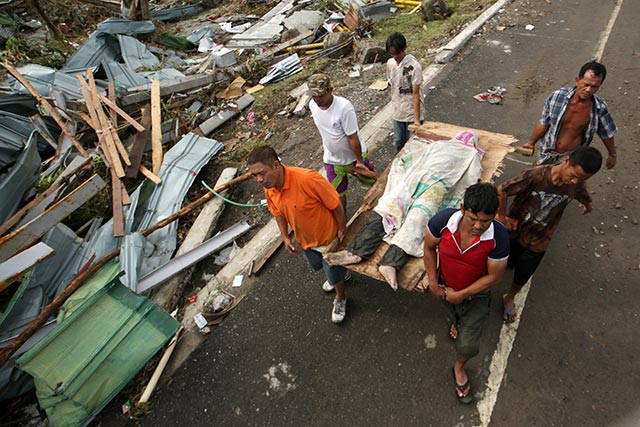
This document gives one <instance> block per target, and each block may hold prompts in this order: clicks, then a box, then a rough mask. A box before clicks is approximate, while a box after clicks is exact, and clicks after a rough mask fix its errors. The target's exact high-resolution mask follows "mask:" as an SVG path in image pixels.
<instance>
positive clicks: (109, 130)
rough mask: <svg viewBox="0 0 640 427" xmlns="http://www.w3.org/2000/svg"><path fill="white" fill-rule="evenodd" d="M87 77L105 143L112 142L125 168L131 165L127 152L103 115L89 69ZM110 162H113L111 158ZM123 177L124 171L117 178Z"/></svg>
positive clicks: (114, 129)
mask: <svg viewBox="0 0 640 427" xmlns="http://www.w3.org/2000/svg"><path fill="white" fill-rule="evenodd" d="M87 77H88V79H89V89H90V91H91V95H92V100H93V106H94V108H95V109H96V112H97V113H98V118H99V119H100V125H101V126H102V130H103V131H104V132H106V133H107V141H112V142H113V145H114V146H115V147H116V150H117V152H118V153H119V154H120V157H121V158H122V160H123V161H124V163H125V164H126V165H127V166H129V165H130V164H131V161H130V160H129V153H127V150H125V148H124V145H122V142H121V141H120V137H119V136H118V132H117V131H116V127H115V125H114V124H113V123H111V121H110V120H109V118H108V117H107V115H106V114H105V112H104V110H103V109H102V103H101V102H100V96H99V94H98V88H97V87H96V82H95V80H94V78H93V71H91V69H90V68H89V69H87ZM105 129H106V130H105ZM111 160H113V161H115V159H114V158H113V156H112V159H111ZM118 161H119V159H118ZM123 176H124V170H123V175H118V177H120V178H121V177H123Z"/></svg>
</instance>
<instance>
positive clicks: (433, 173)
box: [324, 131, 484, 289]
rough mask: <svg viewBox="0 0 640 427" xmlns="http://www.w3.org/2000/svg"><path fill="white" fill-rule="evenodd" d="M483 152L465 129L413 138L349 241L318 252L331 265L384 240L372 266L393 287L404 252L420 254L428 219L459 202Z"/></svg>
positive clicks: (366, 253)
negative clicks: (434, 138)
mask: <svg viewBox="0 0 640 427" xmlns="http://www.w3.org/2000/svg"><path fill="white" fill-rule="evenodd" d="M483 155H484V152H483V151H482V150H481V149H480V148H479V145H478V138H477V136H476V135H475V134H474V133H473V132H471V131H463V132H460V133H458V134H457V135H456V136H455V137H454V138H452V139H450V140H439V141H430V140H423V139H419V138H414V139H413V140H411V141H410V142H409V143H407V145H406V146H405V151H404V152H403V153H401V154H400V155H398V156H397V157H396V158H395V159H394V161H393V163H392V165H391V169H390V172H389V177H388V180H387V185H386V187H385V190H384V194H383V195H382V197H380V199H379V200H378V204H377V205H376V207H375V208H374V209H373V210H374V212H373V213H372V214H371V216H370V217H369V219H368V220H367V222H366V223H365V225H364V226H363V227H362V228H361V229H360V231H359V232H358V234H357V235H356V236H355V237H354V239H353V241H352V242H351V244H350V245H349V246H348V247H347V248H346V249H345V250H342V251H338V252H333V253H328V254H325V255H324V258H325V260H326V261H327V262H328V263H329V264H332V265H349V264H356V263H359V262H361V261H363V260H367V259H369V257H371V255H372V254H373V253H374V252H375V251H376V249H377V248H378V246H379V245H380V243H381V242H382V241H383V240H384V241H385V242H387V243H388V244H389V249H388V250H387V252H386V253H385V254H384V256H383V257H382V259H381V260H380V261H379V262H378V270H379V271H380V273H381V274H382V276H384V278H385V280H386V281H387V283H389V285H390V286H391V287H392V288H393V289H397V288H398V282H397V270H399V269H400V268H402V266H403V265H404V264H405V263H406V261H407V260H408V259H409V257H410V256H413V257H422V255H423V244H424V233H425V230H426V227H427V223H428V221H429V219H431V217H432V216H433V215H435V214H436V213H437V212H438V211H440V210H442V209H445V208H451V207H453V208H457V207H458V206H460V202H461V200H462V195H463V194H464V190H465V189H466V188H467V187H468V186H470V185H472V184H475V183H476V182H478V181H479V180H480V177H481V175H482V165H481V160H482V156H483Z"/></svg>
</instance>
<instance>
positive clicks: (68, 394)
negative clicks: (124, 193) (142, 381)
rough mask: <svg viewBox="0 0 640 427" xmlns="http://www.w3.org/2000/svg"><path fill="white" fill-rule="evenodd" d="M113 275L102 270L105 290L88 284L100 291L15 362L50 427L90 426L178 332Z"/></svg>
mask: <svg viewBox="0 0 640 427" xmlns="http://www.w3.org/2000/svg"><path fill="white" fill-rule="evenodd" d="M118 273H119V266H118V265H117V264H115V265H113V264H112V265H108V266H106V267H105V268H103V270H101V271H100V272H99V273H98V275H99V276H101V277H102V278H104V279H105V282H103V284H104V283H106V285H105V286H103V285H101V284H97V283H96V282H97V281H93V283H94V284H93V285H92V286H95V287H97V288H99V289H98V290H97V291H96V292H95V293H93V294H92V295H91V296H89V297H88V299H86V301H85V302H84V303H83V304H82V305H80V306H79V307H77V308H76V309H75V310H71V311H73V312H72V313H71V315H70V316H69V317H66V318H65V319H64V320H63V321H62V322H61V323H60V324H59V325H58V326H57V327H56V328H55V329H54V330H53V331H51V333H50V334H49V335H47V336H46V337H45V338H43V339H42V340H41V341H40V342H39V343H38V344H37V345H35V346H34V347H33V348H32V349H31V350H29V351H28V352H27V353H25V354H24V355H22V357H20V358H19V359H18V361H17V363H18V365H20V367H21V368H22V369H23V370H25V371H26V372H28V373H29V374H30V375H32V376H33V378H34V381H35V385H36V394H37V396H38V400H39V402H40V406H41V407H42V408H43V409H44V410H45V411H46V412H47V416H48V418H49V421H50V423H51V425H52V426H53V427H61V426H65V427H66V426H79V425H83V424H85V423H87V422H88V421H90V420H91V418H92V417H93V416H94V415H95V414H96V413H97V412H98V411H100V409H102V407H103V406H104V405H105V404H106V403H107V402H108V401H109V400H111V398H113V397H114V396H115V395H116V393H118V391H120V390H121V389H122V388H123V387H124V386H125V385H126V384H127V383H128V382H129V381H130V380H131V378H132V377H133V376H134V375H135V374H136V373H137V372H138V371H139V370H140V369H141V368H142V367H143V366H144V364H145V363H147V361H148V360H149V359H150V358H151V357H152V356H153V355H154V354H155V353H156V352H157V351H158V350H159V349H160V348H161V347H162V346H163V345H164V344H165V343H166V342H167V340H168V339H169V338H170V337H171V336H173V334H175V332H176V331H177V330H178V322H177V321H176V320H175V319H173V318H172V317H171V316H169V315H168V314H167V313H165V312H164V311H163V310H162V309H160V308H159V307H158V306H157V305H155V304H154V303H153V302H151V301H150V300H149V299H148V298H145V297H142V296H140V295H136V294H135V293H133V292H131V291H130V290H129V289H128V288H126V287H125V286H123V285H121V284H120V281H119V280H118ZM94 290H95V288H94ZM89 294H91V292H89ZM68 313H69V312H67V314H68Z"/></svg>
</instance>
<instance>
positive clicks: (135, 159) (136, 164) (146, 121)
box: [125, 104, 151, 178]
mask: <svg viewBox="0 0 640 427" xmlns="http://www.w3.org/2000/svg"><path fill="white" fill-rule="evenodd" d="M141 112H142V119H141V120H140V121H141V122H142V123H141V124H142V126H143V127H144V131H142V132H139V133H137V134H136V136H135V139H134V142H133V145H132V147H131V151H130V152H129V160H131V166H127V167H126V169H125V174H126V176H127V178H135V177H136V176H137V175H138V169H139V168H140V164H141V163H142V156H143V155H144V147H145V146H146V145H147V138H148V137H149V132H150V129H151V106H150V105H149V104H147V106H146V107H143V108H142V109H141Z"/></svg>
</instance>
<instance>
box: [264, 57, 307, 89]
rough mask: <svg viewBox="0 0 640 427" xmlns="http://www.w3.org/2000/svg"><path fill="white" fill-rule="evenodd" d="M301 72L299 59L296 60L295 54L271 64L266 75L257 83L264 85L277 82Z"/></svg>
mask: <svg viewBox="0 0 640 427" xmlns="http://www.w3.org/2000/svg"><path fill="white" fill-rule="evenodd" d="M302 70H303V68H302V64H301V63H300V58H298V54H297V53H294V54H293V55H291V56H289V57H288V58H285V59H283V60H282V61H280V62H277V63H275V64H273V65H272V66H271V69H270V70H269V72H268V73H267V75H266V76H264V77H263V78H261V79H260V81H259V83H260V84H261V85H264V84H268V83H275V82H279V81H280V80H282V79H284V78H286V77H289V76H292V75H294V74H296V73H299V72H300V71H302Z"/></svg>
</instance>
